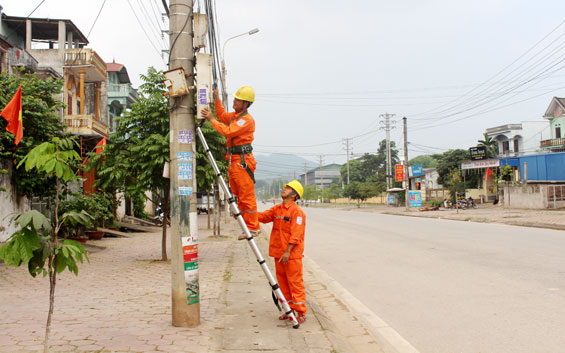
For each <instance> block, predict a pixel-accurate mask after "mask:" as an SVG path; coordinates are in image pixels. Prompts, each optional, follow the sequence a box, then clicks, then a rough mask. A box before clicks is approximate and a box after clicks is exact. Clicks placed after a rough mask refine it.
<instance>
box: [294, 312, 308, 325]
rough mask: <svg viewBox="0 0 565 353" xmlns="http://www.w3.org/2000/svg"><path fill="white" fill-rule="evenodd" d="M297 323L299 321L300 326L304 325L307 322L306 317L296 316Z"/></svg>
mask: <svg viewBox="0 0 565 353" xmlns="http://www.w3.org/2000/svg"><path fill="white" fill-rule="evenodd" d="M296 321H298V323H299V324H302V323H304V321H306V315H302V314H296Z"/></svg>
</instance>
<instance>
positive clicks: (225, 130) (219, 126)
mask: <svg viewBox="0 0 565 353" xmlns="http://www.w3.org/2000/svg"><path fill="white" fill-rule="evenodd" d="M233 96H234V97H235V99H234V101H233V109H234V112H230V113H228V112H226V111H225V109H224V106H223V105H222V102H221V101H220V98H219V94H218V89H217V88H215V89H214V98H215V103H214V106H215V109H216V117H217V118H218V119H217V120H216V119H215V118H214V115H213V114H212V112H211V111H210V110H209V109H207V108H204V109H203V110H202V116H203V117H204V118H205V119H206V120H207V121H209V122H210V123H211V124H212V127H213V128H214V129H215V130H216V131H218V132H219V133H220V134H221V135H223V136H225V137H226V140H227V141H226V159H227V160H228V161H229V167H228V178H229V184H230V189H231V191H232V193H233V195H234V196H235V197H237V206H238V208H239V210H240V212H241V214H242V216H243V220H244V221H245V224H246V225H247V228H248V229H249V231H250V232H251V234H252V235H253V236H257V234H258V232H259V221H258V219H257V200H256V199H255V176H254V174H253V173H255V168H256V165H257V162H256V161H255V158H254V157H253V153H252V151H253V147H252V146H251V143H252V142H253V133H254V132H255V120H253V117H252V116H251V114H249V112H248V109H249V107H250V106H251V104H253V101H254V100H255V92H254V91H253V88H251V87H249V86H243V87H241V88H240V89H238V90H237V92H235V94H234V95H233ZM245 238H246V236H245V235H242V236H240V237H239V238H238V239H239V240H243V239H245Z"/></svg>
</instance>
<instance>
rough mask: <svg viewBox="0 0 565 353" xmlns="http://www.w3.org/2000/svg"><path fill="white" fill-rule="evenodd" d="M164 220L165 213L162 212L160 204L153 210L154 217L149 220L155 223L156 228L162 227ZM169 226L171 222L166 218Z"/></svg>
mask: <svg viewBox="0 0 565 353" xmlns="http://www.w3.org/2000/svg"><path fill="white" fill-rule="evenodd" d="M164 219H165V211H163V208H162V207H161V204H159V206H157V208H156V209H155V216H154V217H153V218H151V220H152V221H153V223H155V224H156V225H157V226H159V227H160V226H162V225H163V220H164ZM169 224H171V221H170V220H169V219H168V218H167V225H169Z"/></svg>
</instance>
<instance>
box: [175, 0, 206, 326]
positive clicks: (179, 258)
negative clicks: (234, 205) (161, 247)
mask: <svg viewBox="0 0 565 353" xmlns="http://www.w3.org/2000/svg"><path fill="white" fill-rule="evenodd" d="M169 23H170V37H169V43H171V47H170V52H169V54H170V58H169V61H170V69H176V68H183V69H184V72H185V74H186V76H187V77H188V78H187V85H188V86H189V87H190V86H194V62H193V60H194V59H193V58H194V50H193V43H192V38H193V33H192V0H171V1H170V17H169ZM172 100H175V102H174V103H175V104H171V105H172V106H173V107H175V108H174V109H172V110H171V121H170V136H171V140H170V147H171V154H170V157H171V171H170V176H171V189H170V195H171V196H170V197H171V292H172V293H171V294H172V316H173V320H172V321H173V326H180V327H190V326H196V325H198V324H200V293H199V292H200V291H199V287H200V286H199V282H198V234H197V232H198V225H197V217H196V166H195V164H196V155H195V151H196V141H195V134H194V132H195V126H194V111H195V106H194V97H193V91H192V92H189V94H185V95H183V96H177V97H171V103H173V101H172ZM179 170H182V173H179ZM189 172H190V173H189ZM183 173H184V174H183ZM181 174H182V175H190V177H189V178H184V177H183V178H180V177H179V176H180V175H181Z"/></svg>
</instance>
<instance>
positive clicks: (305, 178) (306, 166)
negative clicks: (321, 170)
mask: <svg viewBox="0 0 565 353" xmlns="http://www.w3.org/2000/svg"><path fill="white" fill-rule="evenodd" d="M304 185H305V186H306V185H308V163H304Z"/></svg>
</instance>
